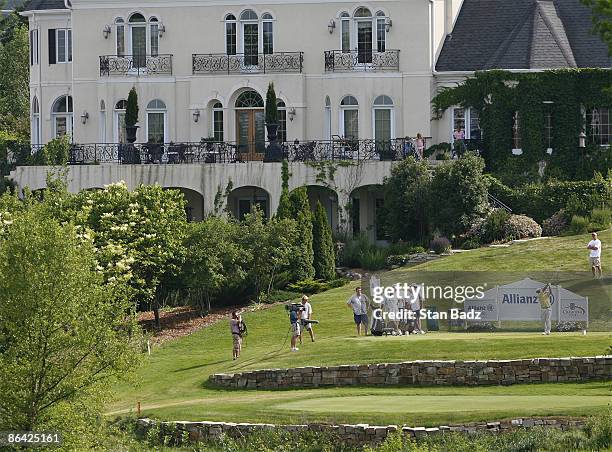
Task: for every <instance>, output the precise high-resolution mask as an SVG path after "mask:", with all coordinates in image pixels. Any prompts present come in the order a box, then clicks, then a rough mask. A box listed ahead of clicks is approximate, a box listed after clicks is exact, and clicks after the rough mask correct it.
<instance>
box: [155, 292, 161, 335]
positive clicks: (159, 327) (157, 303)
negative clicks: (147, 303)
mask: <svg viewBox="0 0 612 452" xmlns="http://www.w3.org/2000/svg"><path fill="white" fill-rule="evenodd" d="M153 315H154V316H155V329H157V330H161V322H160V320H159V301H158V300H157V295H156V296H155V298H154V299H153Z"/></svg>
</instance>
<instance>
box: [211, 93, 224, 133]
mask: <svg viewBox="0 0 612 452" xmlns="http://www.w3.org/2000/svg"><path fill="white" fill-rule="evenodd" d="M211 117H212V131H213V134H212V135H213V137H214V138H215V141H223V139H224V138H223V105H222V104H221V102H219V101H218V100H215V101H213V102H212V115H211Z"/></svg>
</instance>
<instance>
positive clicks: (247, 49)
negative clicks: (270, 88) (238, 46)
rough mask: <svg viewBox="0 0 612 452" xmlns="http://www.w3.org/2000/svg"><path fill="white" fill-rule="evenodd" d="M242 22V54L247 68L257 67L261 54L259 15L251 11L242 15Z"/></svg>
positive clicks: (248, 10) (245, 11) (246, 11)
mask: <svg viewBox="0 0 612 452" xmlns="http://www.w3.org/2000/svg"><path fill="white" fill-rule="evenodd" d="M240 20H241V22H242V52H243V53H244V64H245V66H257V64H258V62H259V60H258V53H259V22H258V18H257V14H255V11H253V10H251V9H247V10H244V11H243V12H242V14H240Z"/></svg>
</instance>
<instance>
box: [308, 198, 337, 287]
mask: <svg viewBox="0 0 612 452" xmlns="http://www.w3.org/2000/svg"><path fill="white" fill-rule="evenodd" d="M312 251H313V253H314V269H315V277H316V278H317V279H323V280H326V281H329V280H331V279H334V277H335V269H336V267H335V261H336V259H335V253H334V241H333V239H332V230H331V227H330V225H329V223H328V221H327V214H326V212H325V209H324V208H323V205H322V204H321V202H320V201H317V207H316V209H315V213H314V217H313V220H312Z"/></svg>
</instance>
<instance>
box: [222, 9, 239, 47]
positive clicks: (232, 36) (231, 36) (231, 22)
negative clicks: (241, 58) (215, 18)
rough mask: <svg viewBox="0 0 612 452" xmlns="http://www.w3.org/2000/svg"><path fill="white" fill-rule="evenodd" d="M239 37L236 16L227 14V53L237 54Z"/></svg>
mask: <svg viewBox="0 0 612 452" xmlns="http://www.w3.org/2000/svg"><path fill="white" fill-rule="evenodd" d="M237 37H238V31H237V29H236V16H234V15H233V14H228V15H227V16H225V53H226V54H227V55H236V45H237V42H238V41H237Z"/></svg>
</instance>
